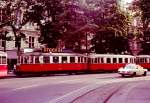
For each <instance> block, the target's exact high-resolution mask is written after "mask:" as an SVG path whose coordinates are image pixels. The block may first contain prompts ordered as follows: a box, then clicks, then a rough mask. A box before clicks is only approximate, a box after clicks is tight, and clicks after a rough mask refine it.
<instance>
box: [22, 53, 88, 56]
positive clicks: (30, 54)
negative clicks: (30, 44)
mask: <svg viewBox="0 0 150 103" xmlns="http://www.w3.org/2000/svg"><path fill="white" fill-rule="evenodd" d="M21 55H22V56H42V55H43V56H86V55H84V54H78V53H41V52H32V53H31V52H30V53H24V54H21Z"/></svg>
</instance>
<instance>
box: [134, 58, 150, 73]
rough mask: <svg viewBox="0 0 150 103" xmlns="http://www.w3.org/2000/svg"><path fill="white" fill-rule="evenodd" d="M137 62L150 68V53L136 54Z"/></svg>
mask: <svg viewBox="0 0 150 103" xmlns="http://www.w3.org/2000/svg"><path fill="white" fill-rule="evenodd" d="M136 64H139V65H141V66H142V67H144V68H146V69H148V70H149V69H150V55H138V56H136Z"/></svg>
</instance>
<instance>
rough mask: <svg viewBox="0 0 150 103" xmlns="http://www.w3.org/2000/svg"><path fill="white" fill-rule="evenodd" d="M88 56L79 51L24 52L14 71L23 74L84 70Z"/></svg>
mask: <svg viewBox="0 0 150 103" xmlns="http://www.w3.org/2000/svg"><path fill="white" fill-rule="evenodd" d="M87 59H88V58H87V56H86V55H83V54H77V53H40V52H33V53H24V54H22V55H20V56H19V57H18V64H17V66H16V70H15V71H14V73H15V74H17V75H22V74H34V73H36V74H49V73H60V72H61V73H63V72H65V73H72V72H82V71H85V70H86V69H87V65H86V64H87Z"/></svg>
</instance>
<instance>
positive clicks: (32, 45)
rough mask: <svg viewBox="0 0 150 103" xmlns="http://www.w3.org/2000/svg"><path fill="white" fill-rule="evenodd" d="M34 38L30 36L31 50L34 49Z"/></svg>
mask: <svg viewBox="0 0 150 103" xmlns="http://www.w3.org/2000/svg"><path fill="white" fill-rule="evenodd" d="M34 39H35V38H34V37H31V36H29V48H34Z"/></svg>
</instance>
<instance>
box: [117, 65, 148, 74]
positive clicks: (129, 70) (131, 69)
mask: <svg viewBox="0 0 150 103" xmlns="http://www.w3.org/2000/svg"><path fill="white" fill-rule="evenodd" d="M147 71H148V70H147V69H144V68H143V67H142V66H140V65H137V64H127V65H125V66H124V67H121V68H119V69H118V73H119V74H121V75H122V77H124V76H135V75H143V76H146V74H147Z"/></svg>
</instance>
